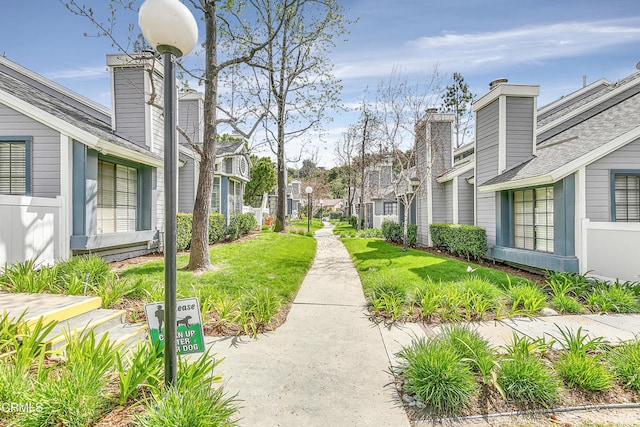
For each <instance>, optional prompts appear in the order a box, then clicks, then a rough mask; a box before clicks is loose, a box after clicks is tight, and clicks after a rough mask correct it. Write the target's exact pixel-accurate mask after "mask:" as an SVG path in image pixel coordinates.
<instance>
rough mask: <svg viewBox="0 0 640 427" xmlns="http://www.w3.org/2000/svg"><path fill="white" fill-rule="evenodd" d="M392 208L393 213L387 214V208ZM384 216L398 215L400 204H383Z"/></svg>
mask: <svg viewBox="0 0 640 427" xmlns="http://www.w3.org/2000/svg"><path fill="white" fill-rule="evenodd" d="M389 206H391V207H392V208H391V213H389V212H387V207H389ZM382 215H398V202H382Z"/></svg>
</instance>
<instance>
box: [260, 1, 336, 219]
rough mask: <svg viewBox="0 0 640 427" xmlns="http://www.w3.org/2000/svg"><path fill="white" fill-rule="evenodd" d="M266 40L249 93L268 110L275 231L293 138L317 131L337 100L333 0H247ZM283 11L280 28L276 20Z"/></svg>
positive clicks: (283, 212)
mask: <svg viewBox="0 0 640 427" xmlns="http://www.w3.org/2000/svg"><path fill="white" fill-rule="evenodd" d="M251 3H253V4H254V5H255V8H256V10H257V11H258V12H257V13H258V20H259V21H260V22H261V28H262V29H263V31H265V33H264V34H262V36H263V38H268V39H269V40H270V41H269V43H268V44H267V47H266V49H264V50H263V51H261V52H260V53H259V54H258V55H256V57H255V58H254V60H253V61H252V64H257V66H254V67H253V69H252V70H253V72H254V85H253V86H254V90H253V92H252V93H251V96H253V97H255V99H257V100H258V102H259V104H260V106H261V108H262V109H264V110H265V111H266V112H267V117H266V119H265V120H264V131H265V140H266V141H268V143H269V144H270V146H271V149H272V151H273V152H274V154H275V155H276V158H277V173H278V198H277V199H278V204H277V212H276V221H275V224H274V230H275V231H284V228H285V219H286V199H287V192H286V191H287V181H286V168H287V166H286V163H287V159H286V153H285V147H286V146H287V145H288V144H289V143H290V142H292V141H294V140H296V141H297V142H299V141H300V140H301V138H302V137H303V135H304V134H305V133H307V132H309V131H311V130H318V129H320V127H321V124H322V122H323V120H326V119H327V112H328V110H329V109H332V108H336V107H338V106H339V105H338V104H339V99H338V94H339V92H340V90H341V85H340V84H339V81H338V80H337V79H336V78H335V77H334V76H333V75H332V73H331V70H332V64H331V63H330V61H329V58H328V56H327V54H328V52H329V50H330V49H331V47H332V46H333V44H334V39H335V38H336V37H339V36H340V35H342V34H344V33H345V32H346V28H345V20H344V17H343V16H342V15H341V10H342V7H341V6H340V5H339V3H338V1H337V0H292V1H291V2H290V3H283V1H282V0H251ZM280 14H282V15H283V16H284V22H283V24H282V26H281V27H280V26H279V25H277V24H278V23H279V21H278V19H279V16H280Z"/></svg>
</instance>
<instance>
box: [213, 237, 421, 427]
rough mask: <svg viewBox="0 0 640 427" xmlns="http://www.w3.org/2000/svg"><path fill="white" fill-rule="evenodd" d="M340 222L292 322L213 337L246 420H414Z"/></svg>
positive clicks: (321, 249)
mask: <svg viewBox="0 0 640 427" xmlns="http://www.w3.org/2000/svg"><path fill="white" fill-rule="evenodd" d="M332 230H333V227H331V226H326V227H325V228H323V229H321V230H318V231H317V232H316V239H317V241H318V250H317V253H316V258H315V260H314V262H313V265H312V267H311V269H310V270H309V272H308V273H307V276H306V278H305V279H304V282H303V283H302V287H301V288H300V291H299V292H298V295H297V296H296V298H295V300H294V302H293V306H292V307H291V311H290V312H289V315H288V317H287V321H286V322H285V323H284V325H282V326H281V327H280V328H278V329H277V330H276V331H275V332H272V333H268V334H264V335H261V336H260V337H259V338H258V339H257V340H252V339H249V338H235V337H234V338H231V337H223V338H215V337H214V338H210V339H208V340H207V343H208V345H209V346H211V345H212V346H213V348H212V351H213V352H215V353H216V356H215V357H224V358H225V359H224V361H223V362H222V363H221V364H220V365H219V366H218V368H217V371H218V372H219V373H221V374H222V375H223V378H224V380H225V390H226V392H227V393H228V394H230V395H232V394H236V393H237V395H238V399H240V400H241V405H242V408H241V409H240V412H239V416H240V424H241V425H243V426H398V427H401V426H409V420H408V419H407V416H406V414H405V411H404V410H403V409H402V407H401V405H400V403H399V402H398V394H397V392H396V391H395V388H394V387H393V384H392V381H393V378H392V376H391V375H390V374H389V373H388V370H389V358H388V356H387V351H386V348H385V345H384V342H383V339H382V336H381V334H380V330H379V328H378V327H376V326H375V325H374V324H373V323H372V322H370V321H369V319H368V317H367V314H366V307H365V298H364V295H363V292H362V285H361V283H360V279H359V277H358V274H357V272H356V269H355V267H354V266H353V263H352V262H351V259H350V258H349V254H348V253H347V250H346V249H345V248H344V246H343V245H342V243H341V242H340V241H339V240H338V239H337V238H336V237H334V236H333V233H332Z"/></svg>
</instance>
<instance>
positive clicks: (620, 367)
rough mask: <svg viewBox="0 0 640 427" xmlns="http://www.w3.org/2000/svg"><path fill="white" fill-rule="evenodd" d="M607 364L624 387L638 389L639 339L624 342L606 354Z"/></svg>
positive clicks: (639, 389) (639, 381) (639, 368)
mask: <svg viewBox="0 0 640 427" xmlns="http://www.w3.org/2000/svg"><path fill="white" fill-rule="evenodd" d="M608 362H609V366H611V370H612V371H613V373H614V374H615V376H616V377H618V378H620V380H622V382H623V383H624V387H626V388H630V389H633V390H636V391H640V340H639V339H638V338H636V339H635V340H633V341H630V342H626V343H624V344H623V345H621V346H619V347H615V348H613V349H612V350H611V351H610V352H609V354H608Z"/></svg>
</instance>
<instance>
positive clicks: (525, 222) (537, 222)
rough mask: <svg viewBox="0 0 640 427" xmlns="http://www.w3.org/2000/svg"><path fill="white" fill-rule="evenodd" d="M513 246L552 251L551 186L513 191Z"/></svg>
mask: <svg viewBox="0 0 640 427" xmlns="http://www.w3.org/2000/svg"><path fill="white" fill-rule="evenodd" d="M513 212H514V221H513V223H514V231H513V236H514V246H515V247H516V248H520V249H527V250H531V251H540V252H553V187H541V188H533V189H529V190H521V191H514V192H513Z"/></svg>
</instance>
